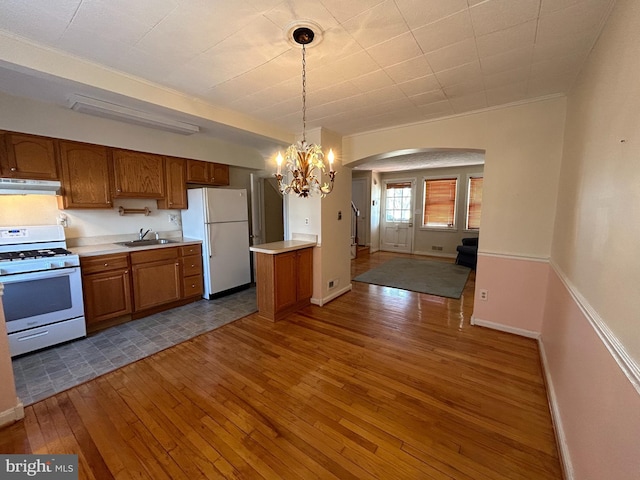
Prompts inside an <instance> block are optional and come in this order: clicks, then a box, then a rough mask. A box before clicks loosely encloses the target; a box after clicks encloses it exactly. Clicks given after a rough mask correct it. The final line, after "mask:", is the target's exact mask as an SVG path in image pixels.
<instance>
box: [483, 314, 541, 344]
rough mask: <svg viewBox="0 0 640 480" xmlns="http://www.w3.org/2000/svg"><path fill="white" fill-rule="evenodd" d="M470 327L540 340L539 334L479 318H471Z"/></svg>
mask: <svg viewBox="0 0 640 480" xmlns="http://www.w3.org/2000/svg"><path fill="white" fill-rule="evenodd" d="M471 325H475V326H478V327H485V328H490V329H492V330H498V331H500V332H506V333H513V334H514V335H520V336H521V337H527V338H535V339H540V335H541V334H540V332H534V331H532V330H525V329H524V328H517V327H511V326H509V325H503V324H501V323H495V322H490V321H489V320H482V319H481V318H476V317H473V316H472V317H471Z"/></svg>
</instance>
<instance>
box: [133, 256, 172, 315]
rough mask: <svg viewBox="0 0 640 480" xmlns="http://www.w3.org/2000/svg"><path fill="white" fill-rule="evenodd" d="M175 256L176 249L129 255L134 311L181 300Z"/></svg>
mask: <svg viewBox="0 0 640 480" xmlns="http://www.w3.org/2000/svg"><path fill="white" fill-rule="evenodd" d="M178 254H179V252H178V249H177V248H159V249H157V250H145V251H142V252H133V253H131V271H132V273H133V309H134V311H136V312H139V311H141V310H148V309H150V308H153V307H157V306H159V305H164V304H165V303H171V302H176V301H178V300H180V291H181V283H182V279H181V278H180V261H179V259H178Z"/></svg>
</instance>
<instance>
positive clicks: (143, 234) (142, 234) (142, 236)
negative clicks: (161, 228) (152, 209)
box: [138, 228, 151, 240]
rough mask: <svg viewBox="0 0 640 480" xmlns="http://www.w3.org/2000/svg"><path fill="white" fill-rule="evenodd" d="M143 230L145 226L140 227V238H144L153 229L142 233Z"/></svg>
mask: <svg viewBox="0 0 640 480" xmlns="http://www.w3.org/2000/svg"><path fill="white" fill-rule="evenodd" d="M142 230H144V229H143V228H141V229H140V233H139V234H138V236H139V237H140V238H139V240H144V237H145V236H146V235H147V233H149V232H150V231H151V229H148V230H147V231H146V232H144V233H142Z"/></svg>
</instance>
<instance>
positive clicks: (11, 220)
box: [0, 195, 182, 243]
mask: <svg viewBox="0 0 640 480" xmlns="http://www.w3.org/2000/svg"><path fill="white" fill-rule="evenodd" d="M114 203H115V207H114V208H113V209H109V210H93V209H92V210H58V203H57V201H56V197H55V196H53V195H52V196H45V195H15V196H14V195H5V196H0V226H12V225H55V224H57V223H58V222H59V220H60V217H61V216H64V218H65V219H66V222H67V227H66V228H65V235H66V237H67V239H78V240H77V241H76V243H77V242H81V243H82V242H90V243H91V242H93V240H95V241H99V238H95V239H93V240H91V239H92V238H93V237H110V236H116V237H118V238H120V236H122V235H124V236H127V235H131V236H132V237H133V236H135V235H136V233H137V232H138V231H139V230H140V229H141V228H144V229H145V230H147V229H151V230H152V231H154V232H156V231H157V232H160V233H161V235H163V236H165V237H167V236H180V235H181V234H182V228H181V225H180V210H158V209H157V208H156V202H155V200H135V199H124V200H116V201H115V202H114ZM120 206H123V207H125V208H144V207H149V209H150V211H151V212H150V214H149V215H148V216H145V215H139V214H138V215H123V216H121V215H120V214H119V213H118V207H120ZM170 218H175V220H174V221H172V220H170Z"/></svg>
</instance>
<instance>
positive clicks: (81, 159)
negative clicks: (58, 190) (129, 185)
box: [58, 140, 113, 209]
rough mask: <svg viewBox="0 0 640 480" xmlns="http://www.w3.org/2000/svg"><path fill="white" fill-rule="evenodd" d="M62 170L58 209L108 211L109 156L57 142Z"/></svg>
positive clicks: (106, 151) (98, 150)
mask: <svg viewBox="0 0 640 480" xmlns="http://www.w3.org/2000/svg"><path fill="white" fill-rule="evenodd" d="M58 150H59V152H60V166H61V170H62V196H60V197H58V207H59V208H62V209H64V208H111V207H112V206H113V205H112V203H111V187H110V185H111V182H110V178H111V175H110V163H109V161H110V159H111V156H110V152H109V149H108V148H107V147H103V146H100V145H91V144H87V143H78V142H69V141H66V140H60V141H59V142H58Z"/></svg>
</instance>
